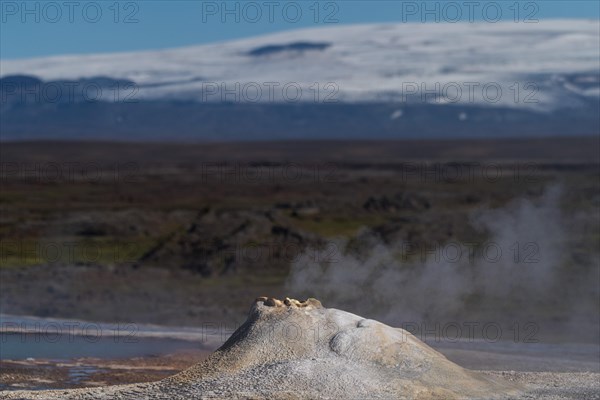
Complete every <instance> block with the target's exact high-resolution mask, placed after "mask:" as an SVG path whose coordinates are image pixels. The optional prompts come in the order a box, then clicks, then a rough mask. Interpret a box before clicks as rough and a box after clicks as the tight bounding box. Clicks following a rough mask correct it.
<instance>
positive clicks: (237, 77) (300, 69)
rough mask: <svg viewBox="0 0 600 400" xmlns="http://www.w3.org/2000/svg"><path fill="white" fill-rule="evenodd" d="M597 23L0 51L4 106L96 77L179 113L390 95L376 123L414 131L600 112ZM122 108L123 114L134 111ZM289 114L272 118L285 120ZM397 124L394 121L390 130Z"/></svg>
mask: <svg viewBox="0 0 600 400" xmlns="http://www.w3.org/2000/svg"><path fill="white" fill-rule="evenodd" d="M599 30H600V24H599V22H598V21H597V20H594V21H592V20H590V21H588V20H544V21H540V22H539V23H529V24H526V23H513V22H499V23H456V24H451V23H446V24H418V23H402V24H371V25H340V26H335V27H327V28H311V29H302V30H295V31H286V32H282V33H275V34H269V35H264V36H259V37H254V38H249V39H243V40H235V41H229V42H224V43H216V44H208V45H200V46H191V47H183V48H176V49H168V50H156V51H139V52H129V53H114V54H93V55H65V56H54V57H43V58H33V59H20V60H0V71H1V75H0V77H1V78H2V79H0V83H2V86H3V88H2V90H3V103H4V104H3V107H4V109H3V111H2V112H3V114H4V116H5V117H6V115H7V114H6V112H7V110H8V109H10V110H12V111H14V110H15V109H14V107H8V109H7V104H8V105H10V104H12V103H14V102H15V101H17V102H20V103H27V104H29V106H32V105H31V104H30V103H32V101H31V100H30V99H27V98H26V99H25V100H23V97H22V96H18V95H19V93H20V92H19V90H20V89H22V88H23V85H25V86H27V85H29V84H33V83H35V85H37V86H39V85H41V86H42V87H43V88H44V89H46V91H45V95H44V96H41V101H44V100H45V98H48V97H52V95H53V93H55V90H56V87H58V88H59V89H58V90H62V91H63V93H62V96H59V97H58V100H54V98H51V100H52V101H50V102H51V103H62V104H63V105H64V103H69V102H73V101H72V98H69V99H68V100H69V101H65V96H66V95H65V93H66V90H67V86H69V85H71V86H72V87H73V88H74V89H69V90H74V93H75V94H74V96H75V102H78V103H90V101H89V92H90V89H89V86H90V85H96V86H98V87H103V88H105V89H106V90H105V91H104V93H103V95H102V97H101V98H100V100H103V101H105V102H113V103H114V102H118V103H128V100H134V101H139V102H141V103H146V102H151V103H156V102H162V103H165V104H166V103H168V104H169V110H170V111H169V112H171V111H173V110H174V109H175V108H176V107H175V106H174V105H173V104H174V103H173V102H178V103H181V102H183V103H185V104H188V103H193V104H202V105H205V106H209V105H210V106H211V107H213V109H214V107H217V106H216V105H219V104H221V105H222V104H229V105H231V104H235V105H237V107H238V108H239V107H241V108H242V109H244V110H245V108H244V105H248V106H249V107H258V106H261V107H263V108H261V109H262V110H264V107H268V106H284V105H294V106H296V107H301V106H308V107H309V108H310V109H311V110H312V109H315V110H316V108H318V106H321V107H324V106H326V105H330V104H337V105H338V106H339V107H342V108H343V105H347V107H350V108H343V110H344V111H343V112H342V114H341V115H340V118H342V117H343V118H345V116H348V112H349V110H350V109H352V105H357V104H365V103H367V104H370V105H374V104H385V105H386V106H385V108H384V111H382V112H381V113H379V114H378V113H377V112H375V111H374V113H375V114H373V115H371V116H370V117H369V118H370V119H369V120H368V121H369V122H368V123H366V125H372V123H373V122H374V121H377V120H379V119H380V118H382V119H385V120H386V122H385V123H386V124H389V123H390V122H389V121H396V122H394V123H395V124H399V123H400V121H405V120H410V119H411V118H412V121H413V122H415V121H417V122H415V123H414V124H413V125H411V128H410V129H411V130H413V131H414V130H415V129H419V126H420V125H419V123H418V121H421V122H422V121H424V120H426V119H428V118H430V117H436V118H437V117H438V116H439V118H445V117H444V115H445V114H444V113H447V112H449V115H452V117H451V119H452V120H456V121H459V122H457V123H460V122H465V121H468V120H473V119H477V118H476V115H477V114H479V113H480V112H483V113H484V114H485V113H490V112H492V110H500V111H498V112H500V114H494V115H493V116H492V115H491V114H490V115H487V114H485V115H484V117H482V118H483V119H481V118H480V120H481V121H483V120H486V118H487V120H489V121H496V122H497V121H505V120H508V121H517V122H516V123H518V121H520V120H521V119H519V118H521V117H522V115H521V114H517V115H516V117H515V115H512V114H510V112H516V113H533V114H537V116H534V117H532V118H534V119H536V118H544V117H543V115H546V116H548V115H550V114H553V111H556V110H558V109H561V110H570V111H568V112H569V113H570V112H575V113H576V114H575V115H572V116H571V117H569V118H576V119H580V116H579V115H578V114H577V113H583V115H584V116H586V118H587V117H591V118H592V121H593V120H594V117H595V116H594V115H590V114H589V112H588V111H589V110H594V109H595V107H596V105H597V104H598V101H599V99H600V77H599V71H600V31H599ZM17 75H18V76H17ZM36 79H37V80H36ZM32 80H34V81H32ZM23 82H25V83H23ZM27 82H29V83H27ZM32 82H33V83H32ZM15 87H16V88H17V89H16V90H15ZM110 87H113V90H112V91H111V90H109V89H108V88H110ZM115 87H116V89H114V88H115ZM53 90H54V91H53ZM81 91H87V92H86V93H88V94H82V93H81ZM91 91H92V92H94V90H91ZM48 93H50V94H48ZM69 93H71V92H69ZM107 93H109V94H107ZM25 97H27V96H25ZM92 98H93V96H92ZM15 99H16V100H15ZM46 100H47V99H46ZM36 101H38V102H39V101H40V100H39V99H37V100H34V102H36ZM11 102H12V103H11ZM307 103H310V104H307ZM138 104H139V103H138ZM69 105H70V106H72V104H69ZM124 105H125V104H121V106H124ZM155 106H156V105H154V106H153V107H155ZM104 107H107V106H106V105H105V106H104ZM219 107H220V106H219ZM111 110H112V109H111ZM124 110H126V109H124V108H123V107H121V108H120V111H119V113H121V114H123V113H125V114H127V113H128V111H124ZM178 110H179V109H178ZM204 110H206V108H205V109H204ZM328 110H330V111H331V110H333V108H328ZM415 110H418V112H416V111H415ZM425 110H426V111H425ZM448 110H450V111H448ZM482 110H483V111H482ZM485 110H488V111H485ZM507 110H508V111H507ZM510 110H513V111H510ZM573 110H575V111H573ZM577 110H579V111H577ZM129 111H130V112H132V108H131V107H130V109H129ZM138 111H139V108H138V109H137V110H136V111H135V112H138ZM229 111H232V110H230V109H228V111H227V112H229ZM236 111H239V110H236ZM152 112H158V110H156V109H154V110H153V111H152ZM177 112H179V111H177ZM223 112H225V111H223ZM269 112H270V111H269ZM286 112H287V111H286ZM315 112H320V111H315ZM340 112H341V111H340ZM354 112H355V111H351V113H354ZM411 112H412V114H411ZM507 112H508V113H509V114H510V116H509V115H508V114H506V113H507ZM110 113H114V110H113V111H111V112H110ZM140 113H141V112H140ZM262 113H263V114H266V113H267V112H266V111H263V112H262ZM167 114H168V113H165V114H164V115H165V118H166V115H167ZM36 115H37V114H36ZM111 115H112V114H111ZM128 115H129V114H128ZM140 115H141V114H140ZM211 115H212V114H211ZM311 115H312V114H310V113H308V114H305V115H303V116H302V118H304V119H305V120H310V119H311V118H313V117H312V116H311ZM528 115H529V114H528ZM9 116H10V115H9ZM125 117H126V116H125ZM125 117H124V116H123V115H121V116H115V117H114V118H115V121H114V123H115V124H118V123H121V122H122V121H125V122H127V118H125ZM488 117H489V118H488ZM12 118H13V121H14V118H16V116H15V115H12ZM52 118H54V117H52ZM124 118H125V119H124ZM286 118H288V117H286V116H282V117H281V118H280V119H279V120H277V121H276V122H273V124H278V125H281V124H284V125H285V124H286V122H285V121H286ZM355 118H356V116H355ZM415 118H416V119H415ZM449 118H450V117H449ZM515 118H516V119H515ZM17 122H18V121H17ZM482 123H483V122H482ZM17 125H19V124H18V123H17ZM165 125H168V124H167V123H165ZM267 125H268V124H267ZM291 125H293V124H291ZM305 125H306V124H305ZM534 125H535V124H534ZM19 126H20V125H19ZM532 126H533V125H532ZM565 126H569V125H568V124H566V125H565ZM221 128H223V127H221ZM221 128H219V129H221ZM388 128H389V129H391V130H392V131H394V129H396V128H395V127H394V126H391V127H387V128H385V129H383V130H384V131H386V132H387V131H388V130H389V129H388ZM223 129H224V130H225V131H227V129H228V128H223ZM273 129H275V128H273ZM478 129H480V128H478ZM557 129H558V128H557ZM561 129H562V128H561ZM275 130H279V131H281V130H285V126H279V127H278V128H277V129H275Z"/></svg>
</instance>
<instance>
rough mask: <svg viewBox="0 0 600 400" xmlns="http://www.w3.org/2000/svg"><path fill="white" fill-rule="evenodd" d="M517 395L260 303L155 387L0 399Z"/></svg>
mask: <svg viewBox="0 0 600 400" xmlns="http://www.w3.org/2000/svg"><path fill="white" fill-rule="evenodd" d="M523 388H524V386H523V385H522V384H520V383H518V382H516V381H514V380H513V381H510V380H507V379H503V378H502V377H501V376H499V375H494V374H485V373H480V372H474V371H469V370H466V369H464V368H462V367H460V366H458V365H456V364H454V363H452V362H450V361H449V360H447V359H446V358H445V357H444V356H443V355H442V354H440V353H438V352H437V351H435V350H433V349H432V348H430V347H429V346H427V345H426V344H424V343H422V342H421V341H419V340H418V339H417V338H415V337H414V336H413V335H411V334H410V333H408V332H406V331H404V330H402V329H397V328H391V327H389V326H387V325H384V324H382V323H380V322H377V321H373V320H368V319H364V318H362V317H359V316H357V315H354V314H351V313H348V312H344V311H341V310H336V309H327V308H324V307H323V306H322V305H321V303H320V302H319V301H318V300H315V299H308V300H306V301H303V302H300V301H297V300H293V299H285V300H284V301H281V300H277V299H272V298H266V297H260V298H258V299H257V300H256V301H255V303H254V304H253V306H252V308H251V310H250V314H249V316H248V320H247V321H246V322H245V323H244V324H243V325H242V326H241V327H240V328H239V329H238V330H237V331H236V332H234V333H233V335H232V336H231V337H230V338H229V339H228V340H227V342H226V343H225V344H224V345H223V346H222V347H220V348H219V349H218V350H217V351H216V352H215V353H213V354H212V355H211V356H210V357H209V358H208V359H207V360H206V361H204V362H202V363H199V364H197V365H195V366H193V367H191V368H189V369H188V370H185V371H183V372H181V373H179V374H177V375H174V376H172V377H170V378H167V379H165V380H162V381H159V382H154V383H147V384H136V385H125V386H112V387H104V388H94V389H76V390H67V391H65V390H62V391H45V392H12V393H4V394H0V398H8V399H15V398H19V399H34V398H35V399H38V398H44V399H55V398H61V399H136V400H137V399H191V398H194V399H341V398H344V399H366V398H369V399H444V400H446V399H492V398H503V399H504V398H520V397H521V395H522V394H523V393H524V392H523ZM527 398H532V397H527Z"/></svg>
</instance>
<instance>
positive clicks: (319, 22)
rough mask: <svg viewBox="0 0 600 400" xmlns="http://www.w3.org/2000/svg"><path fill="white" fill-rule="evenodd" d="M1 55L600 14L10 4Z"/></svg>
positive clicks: (551, 7) (393, 0) (350, 5)
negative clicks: (347, 27)
mask: <svg viewBox="0 0 600 400" xmlns="http://www.w3.org/2000/svg"><path fill="white" fill-rule="evenodd" d="M0 6H1V8H0V12H1V15H0V57H1V58H2V59H13V58H25V57H35V56H44V55H55V54H78V53H96V52H114V51H130V50H144V49H160V48H168V47H177V46H186V45H193V44H202V43H209V42H215V41H223V40H228V39H233V38H243V37H248V36H254V35H258V34H264V33H269V32H275V31H282V30H288V29H297V28H302V27H317V26H335V25H337V24H355V23H374V22H425V23H438V22H446V23H451V22H456V21H462V22H467V23H468V22H469V21H471V20H472V21H487V22H489V23H493V22H494V21H497V20H504V21H513V22H514V23H520V24H524V23H535V21H536V20H542V19H555V18H587V19H598V18H599V17H600V2H598V1H597V0H589V1H554V0H541V1H519V2H517V1H516V0H508V1H468V0H465V1H451V0H450V1H447V0H442V1H402V0H389V1H372V0H371V1H369V0H340V1H316V0H297V1H288V0H284V1H279V0H257V1H252V0H243V1H223V0H220V1H192V0H190V1H177V0H175V1H160V0H158V1H157V0H144V1H119V2H117V1H115V0H106V1H104V0H102V1H71V2H67V1H66V0H58V1H49V0H44V1H22V0H20V1H9V0H0Z"/></svg>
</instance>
